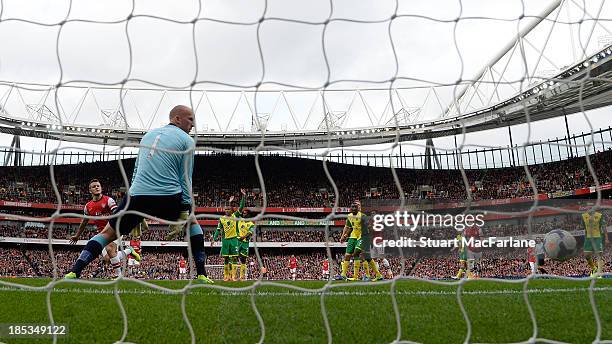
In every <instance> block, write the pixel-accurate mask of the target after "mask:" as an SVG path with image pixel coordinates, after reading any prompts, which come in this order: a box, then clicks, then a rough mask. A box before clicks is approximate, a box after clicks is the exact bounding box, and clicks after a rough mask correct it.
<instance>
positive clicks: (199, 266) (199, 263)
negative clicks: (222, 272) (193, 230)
mask: <svg viewBox="0 0 612 344" xmlns="http://www.w3.org/2000/svg"><path fill="white" fill-rule="evenodd" d="M192 227H193V226H192ZM198 228H200V225H198ZM200 231H201V229H200ZM190 241H191V252H192V253H193V260H194V261H195V266H196V270H197V272H198V275H204V276H208V275H207V274H206V253H204V235H202V234H201V233H200V234H195V235H192V236H191V237H190Z"/></svg>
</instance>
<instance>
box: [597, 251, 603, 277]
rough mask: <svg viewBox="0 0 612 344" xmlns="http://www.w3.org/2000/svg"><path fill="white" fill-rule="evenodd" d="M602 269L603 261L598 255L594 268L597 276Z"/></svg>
mask: <svg viewBox="0 0 612 344" xmlns="http://www.w3.org/2000/svg"><path fill="white" fill-rule="evenodd" d="M603 267H604V259H603V257H602V256H601V255H599V256H598V257H597V268H596V269H597V270H596V271H597V273H598V274H600V273H602V272H603Z"/></svg>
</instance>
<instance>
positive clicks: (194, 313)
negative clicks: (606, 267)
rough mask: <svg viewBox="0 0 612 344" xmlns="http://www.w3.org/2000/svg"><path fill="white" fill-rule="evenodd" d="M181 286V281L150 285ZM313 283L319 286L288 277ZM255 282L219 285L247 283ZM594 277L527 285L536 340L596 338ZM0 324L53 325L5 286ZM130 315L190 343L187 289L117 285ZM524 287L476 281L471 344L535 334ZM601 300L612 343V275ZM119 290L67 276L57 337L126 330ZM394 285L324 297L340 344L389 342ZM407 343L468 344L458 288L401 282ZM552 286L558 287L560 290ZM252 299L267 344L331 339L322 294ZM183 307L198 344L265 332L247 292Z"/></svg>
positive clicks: (57, 310) (200, 294)
mask: <svg viewBox="0 0 612 344" xmlns="http://www.w3.org/2000/svg"><path fill="white" fill-rule="evenodd" d="M4 281H7V282H12V283H20V284H27V285H36V286H43V285H45V284H47V283H48V282H49V280H47V279H44V280H43V279H10V280H8V279H7V280H4ZM151 283H154V284H156V285H159V286H163V287H165V288H171V289H180V288H182V287H183V286H184V285H185V284H186V282H185V281H152V282H151ZM282 283H283V284H285V285H292V286H299V287H302V288H309V289H316V288H320V287H322V286H323V285H324V283H323V282H282ZM251 284H252V282H250V283H226V284H223V283H219V284H217V285H223V286H226V287H246V286H249V285H251ZM588 286H589V282H588V281H562V280H536V281H531V282H530V283H529V289H530V290H533V291H534V292H532V293H529V301H530V303H531V305H532V306H533V310H534V312H535V314H536V319H537V324H538V338H546V339H553V340H557V341H562V342H569V343H591V342H592V341H593V340H594V339H595V337H596V323H595V316H594V314H593V311H592V308H591V304H590V302H589V296H588V291H587V290H586V288H588ZM0 287H2V289H0V323H3V324H8V323H41V324H47V323H49V319H48V315H47V303H46V297H47V293H46V292H31V291H21V290H14V289H13V288H7V287H6V286H0ZM117 287H118V288H119V289H120V290H121V291H123V293H122V294H120V299H121V302H122V303H123V305H124V306H125V309H126V312H127V317H128V332H127V337H126V338H125V341H127V342H134V343H189V342H190V335H189V331H188V328H187V326H186V324H185V322H184V321H183V317H182V315H181V299H182V297H183V296H182V295H180V294H179V295H172V294H167V293H161V292H158V291H157V290H155V289H152V288H150V287H147V286H142V285H140V284H138V283H135V282H129V281H122V282H120V284H119V285H118V286H117ZM522 287H523V286H522V284H510V283H498V282H490V281H477V280H476V281H470V282H468V283H466V284H465V285H464V286H463V291H464V293H463V294H462V301H463V303H464V305H465V309H466V312H467V314H468V316H469V318H470V322H471V324H472V333H471V338H470V342H517V341H524V340H527V339H529V338H530V337H531V335H532V331H533V327H532V322H531V320H530V317H529V313H528V309H527V306H526V304H525V302H524V299H523V294H522V293H521V290H522ZM595 287H596V288H598V289H597V290H596V291H595V292H594V294H595V300H596V302H597V305H598V310H599V315H600V317H601V323H602V335H601V339H608V340H610V339H612V279H607V280H606V279H604V280H598V281H597V282H596V285H595ZM113 288H114V286H92V285H75V284H69V283H64V282H61V283H60V284H58V285H56V286H55V292H53V293H51V306H52V309H53V317H54V320H55V322H56V323H62V324H67V325H69V334H68V335H67V336H65V337H60V338H59V340H58V342H59V343H113V342H115V341H118V340H119V339H120V338H121V336H122V333H123V320H122V317H121V313H120V308H119V306H118V304H117V301H116V299H115V296H114V295H113V294H112V291H113ZM390 288H391V285H390V284H377V283H371V284H370V285H368V286H355V285H352V286H351V285H348V286H343V285H338V284H334V287H333V288H331V289H329V290H328V294H327V295H326V296H325V297H324V299H323V300H324V304H325V309H326V314H327V318H328V320H329V325H330V328H331V335H332V339H333V342H335V343H389V342H391V341H393V340H394V339H395V338H396V336H397V333H398V326H397V324H396V316H395V311H394V308H393V304H392V299H391V296H390V293H389V291H390ZM395 288H396V289H395V290H396V293H395V295H396V300H397V306H398V311H399V315H400V328H401V339H403V340H411V341H417V342H424V343H462V342H463V341H464V339H465V338H466V335H467V325H466V321H465V320H464V317H463V314H462V312H461V309H460V307H459V305H458V302H457V296H456V293H455V292H456V291H457V286H453V285H448V284H447V285H434V284H432V283H427V282H418V281H401V282H398V283H397V284H396V286H395ZM555 289H559V290H558V291H555ZM254 300H255V304H256V306H257V309H258V311H259V313H260V315H261V317H262V319H263V322H264V324H265V342H266V343H325V342H327V332H326V330H325V325H324V318H323V314H322V312H321V296H320V294H304V293H301V292H299V291H296V290H293V289H289V288H286V287H276V286H258V288H257V290H256V294H255V298H254ZM185 304H186V312H187V315H188V317H189V320H190V321H191V324H192V326H193V329H194V332H195V336H196V338H197V343H255V342H257V341H259V339H260V337H261V336H262V331H261V328H260V326H259V322H258V320H257V316H256V314H255V312H254V310H253V308H252V306H251V294H250V292H243V293H228V292H227V291H220V290H215V289H206V288H197V289H192V290H190V291H189V293H188V294H187V295H186V297H185ZM0 342H6V343H50V342H51V339H50V338H7V337H4V338H2V337H0Z"/></svg>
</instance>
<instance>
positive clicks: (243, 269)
mask: <svg viewBox="0 0 612 344" xmlns="http://www.w3.org/2000/svg"><path fill="white" fill-rule="evenodd" d="M245 278H246V264H244V263H242V264H240V280H241V281H244V280H245Z"/></svg>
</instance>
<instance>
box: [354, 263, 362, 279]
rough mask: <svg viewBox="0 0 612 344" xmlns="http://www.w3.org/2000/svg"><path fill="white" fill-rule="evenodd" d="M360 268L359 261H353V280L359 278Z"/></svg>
mask: <svg viewBox="0 0 612 344" xmlns="http://www.w3.org/2000/svg"><path fill="white" fill-rule="evenodd" d="M360 268H361V260H359V259H355V260H354V261H353V278H359V269H360Z"/></svg>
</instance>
